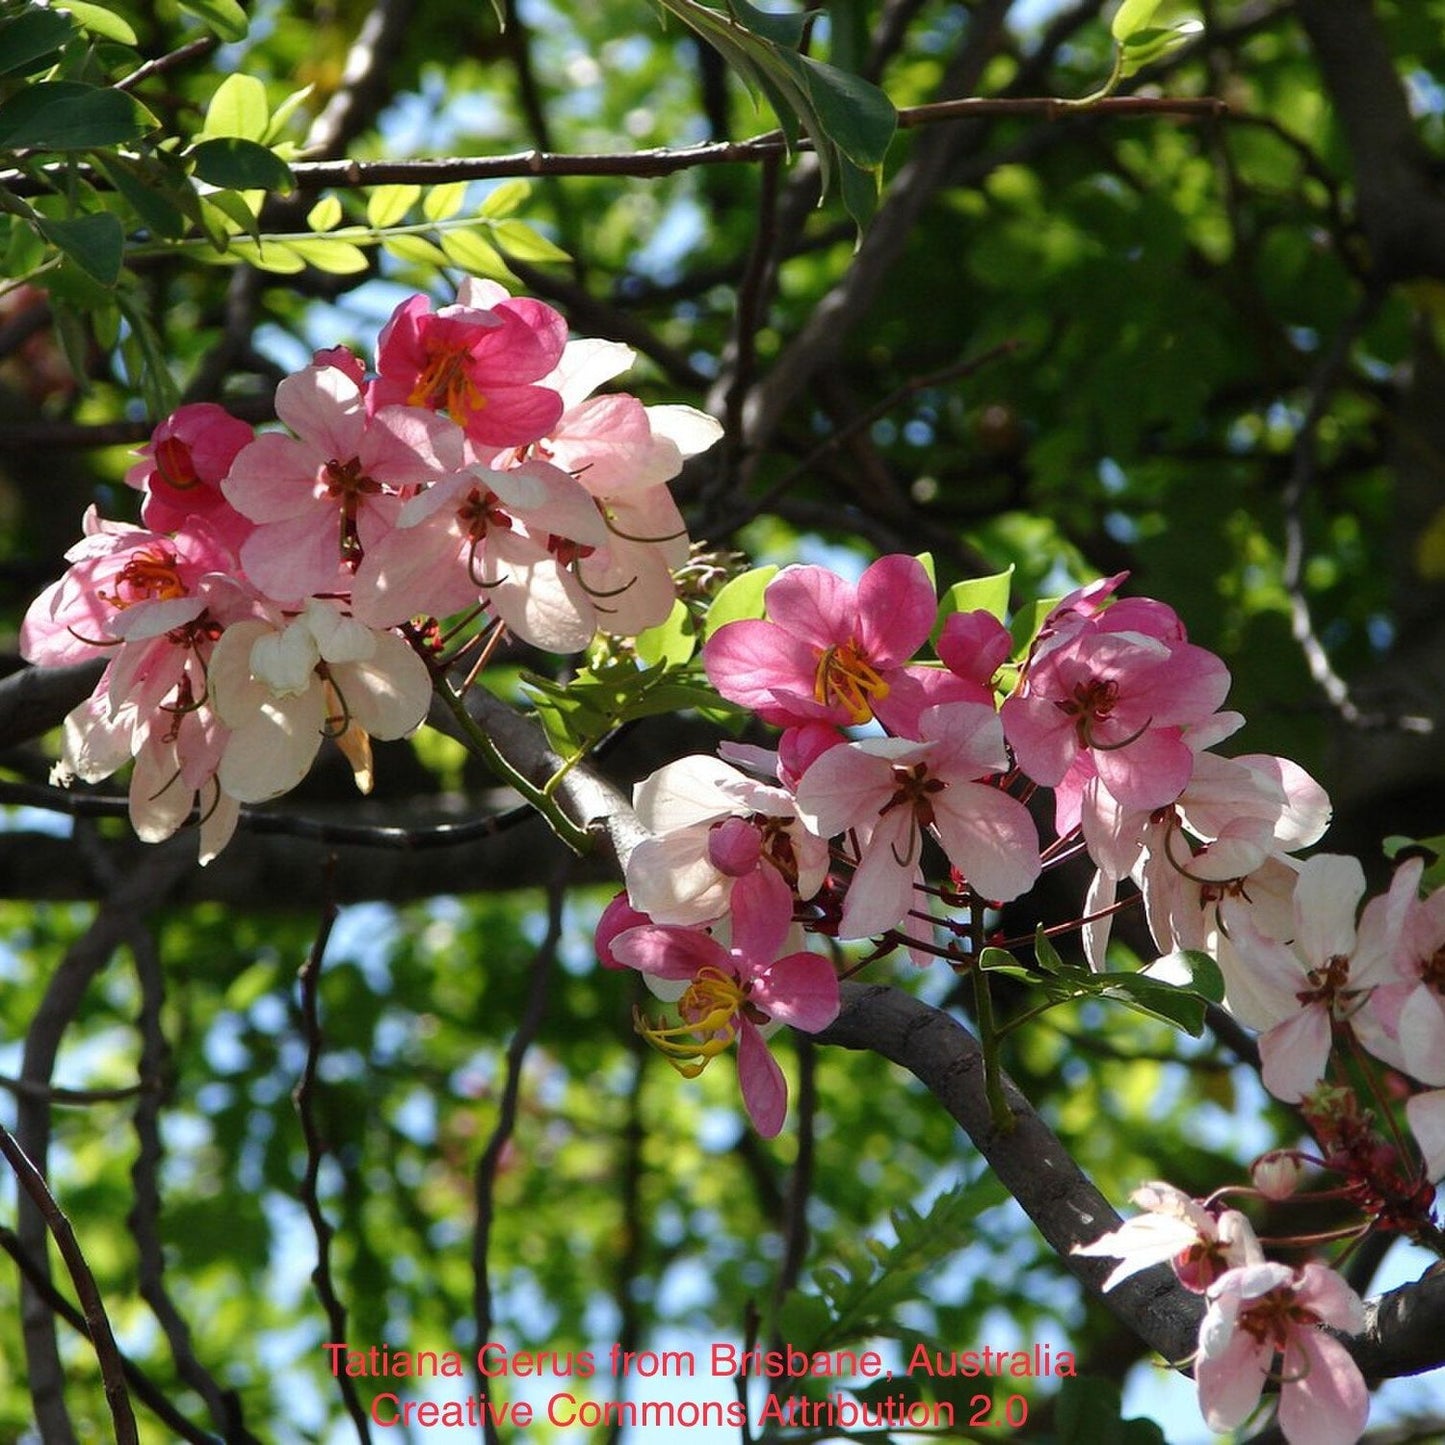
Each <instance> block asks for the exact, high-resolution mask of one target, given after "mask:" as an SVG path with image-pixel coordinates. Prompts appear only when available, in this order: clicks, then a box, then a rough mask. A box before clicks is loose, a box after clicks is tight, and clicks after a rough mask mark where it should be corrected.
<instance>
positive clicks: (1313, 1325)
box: [1194, 1264, 1370, 1445]
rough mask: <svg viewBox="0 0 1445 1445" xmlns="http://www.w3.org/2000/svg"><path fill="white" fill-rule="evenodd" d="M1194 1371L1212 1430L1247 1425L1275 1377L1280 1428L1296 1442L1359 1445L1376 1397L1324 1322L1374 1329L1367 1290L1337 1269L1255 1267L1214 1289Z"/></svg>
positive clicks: (1349, 1329) (1350, 1330)
mask: <svg viewBox="0 0 1445 1445" xmlns="http://www.w3.org/2000/svg"><path fill="white" fill-rule="evenodd" d="M1208 1298H1209V1308H1208V1310H1207V1311H1206V1312H1205V1316H1204V1321H1203V1323H1202V1324H1201V1325H1200V1327H1199V1356H1198V1359H1197V1362H1196V1364H1195V1368H1194V1378H1195V1383H1196V1384H1197V1386H1198V1389H1199V1406H1200V1409H1201V1410H1202V1411H1203V1412H1204V1419H1205V1422H1206V1423H1207V1424H1208V1425H1209V1427H1210V1429H1211V1430H1221V1431H1222V1430H1233V1429H1234V1428H1235V1427H1236V1426H1238V1425H1242V1424H1243V1423H1244V1421H1245V1420H1246V1419H1248V1417H1249V1415H1250V1414H1251V1413H1252V1411H1253V1410H1254V1408H1255V1406H1256V1405H1257V1404H1258V1403H1259V1397H1260V1392H1261V1391H1262V1390H1263V1389H1264V1385H1265V1381H1266V1380H1277V1381H1279V1383H1280V1394H1279V1425H1280V1429H1281V1430H1282V1431H1283V1432H1284V1436H1285V1439H1286V1440H1289V1441H1290V1442H1292V1445H1305V1442H1308V1445H1353V1442H1354V1441H1356V1440H1358V1439H1359V1438H1360V1436H1361V1434H1362V1433H1363V1432H1364V1428H1365V1421H1366V1420H1367V1419H1368V1418H1369V1413H1370V1397H1369V1394H1368V1392H1367V1391H1366V1389H1365V1382H1364V1379H1363V1377H1362V1376H1361V1375H1360V1371H1359V1367H1358V1366H1357V1365H1356V1364H1355V1362H1354V1360H1352V1359H1351V1358H1350V1354H1349V1351H1348V1350H1346V1349H1345V1347H1344V1346H1343V1345H1342V1344H1340V1342H1339V1341H1338V1340H1336V1339H1334V1338H1332V1337H1331V1336H1330V1335H1328V1334H1327V1333H1326V1332H1325V1331H1324V1330H1323V1329H1322V1328H1321V1326H1322V1325H1329V1326H1331V1327H1333V1328H1334V1329H1337V1330H1341V1331H1343V1332H1344V1333H1345V1334H1358V1333H1359V1332H1360V1331H1361V1330H1362V1329H1363V1328H1364V1326H1365V1307H1364V1304H1363V1302H1362V1301H1361V1299H1360V1297H1359V1295H1357V1294H1356V1293H1355V1292H1354V1290H1352V1289H1351V1288H1350V1287H1349V1285H1347V1284H1346V1283H1345V1282H1344V1280H1343V1279H1341V1278H1340V1276H1339V1275H1338V1274H1336V1273H1335V1272H1334V1270H1332V1269H1327V1268H1326V1267H1325V1266H1324V1265H1321V1264H1307V1265H1305V1266H1304V1268H1303V1269H1300V1270H1292V1269H1290V1268H1289V1267H1288V1266H1287V1265H1283V1264H1249V1265H1244V1266H1241V1267H1240V1268H1238V1269H1231V1270H1230V1271H1229V1272H1228V1273H1227V1274H1225V1275H1224V1276H1223V1277H1222V1278H1220V1279H1219V1280H1217V1281H1216V1282H1215V1283H1214V1284H1213V1285H1211V1286H1210V1289H1209V1295H1208Z"/></svg>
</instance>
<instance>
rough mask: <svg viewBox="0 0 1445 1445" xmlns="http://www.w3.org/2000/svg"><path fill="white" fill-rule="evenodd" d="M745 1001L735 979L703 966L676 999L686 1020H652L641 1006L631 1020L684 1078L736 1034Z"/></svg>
mask: <svg viewBox="0 0 1445 1445" xmlns="http://www.w3.org/2000/svg"><path fill="white" fill-rule="evenodd" d="M746 1002H747V995H746V994H745V993H744V991H743V989H742V988H741V987H740V986H739V984H738V982H737V980H736V979H734V978H731V977H729V976H728V975H727V974H725V973H724V972H723V971H722V970H721V969H719V968H712V967H705V968H700V969H698V971H697V977H696V978H694V979H693V981H692V982H691V983H690V984H689V985H688V987H687V992H686V993H684V994H683V996H682V997H681V998H680V999H678V1001H677V1011H678V1013H679V1014H680V1015H681V1016H682V1018H683V1019H684V1020H685V1022H682V1023H676V1024H669V1023H666V1022H663V1021H659V1022H658V1023H653V1022H652V1021H651V1020H650V1019H648V1017H647V1016H646V1015H645V1014H644V1013H643V1012H642V1010H641V1009H633V1011H632V1021H633V1024H634V1026H635V1027H636V1029H637V1032H638V1033H640V1034H641V1035H642V1037H643V1038H645V1039H646V1040H647V1042H648V1043H650V1044H651V1045H652V1046H653V1048H655V1049H656V1050H657V1051H658V1052H659V1053H660V1054H662V1056H663V1057H664V1058H665V1059H666V1060H667V1061H668V1063H670V1064H671V1065H672V1066H673V1068H674V1069H676V1070H677V1071H678V1073H679V1074H681V1075H682V1076H683V1078H685V1079H695V1078H697V1076H698V1075H699V1074H700V1073H702V1071H703V1070H704V1069H705V1068H706V1067H707V1065H708V1061H709V1060H710V1059H713V1058H716V1057H717V1055H718V1054H720V1053H722V1052H723V1050H724V1049H727V1048H728V1047H730V1046H731V1044H732V1042H733V1040H734V1039H735V1038H736V1037H737V1032H738V1026H737V1016H738V1012H739V1011H740V1010H741V1009H742V1007H743V1005H744V1004H745V1003H746Z"/></svg>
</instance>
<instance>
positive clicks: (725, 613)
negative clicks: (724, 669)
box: [703, 565, 778, 636]
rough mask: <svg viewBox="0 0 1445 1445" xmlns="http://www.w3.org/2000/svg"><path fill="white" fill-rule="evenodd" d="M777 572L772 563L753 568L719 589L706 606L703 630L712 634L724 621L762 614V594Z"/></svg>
mask: <svg viewBox="0 0 1445 1445" xmlns="http://www.w3.org/2000/svg"><path fill="white" fill-rule="evenodd" d="M777 574H778V569H777V568H776V567H774V566H771V565H770V566H767V567H754V568H752V569H751V570H750V571H748V572H744V573H742V574H741V575H740V576H737V577H734V578H733V579H732V580H731V581H730V582H727V583H725V584H724V585H723V586H722V587H720V588H719V589H718V593H717V596H716V597H714V598H713V600H712V603H711V605H710V606H709V607H708V609H707V617H706V618H705V619H704V622H703V630H704V631H705V632H706V633H707V634H708V636H711V635H712V634H713V633H714V632H716V631H717V630H718V628H719V627H721V626H722V625H723V624H724V623H726V622H740V621H742V620H743V619H744V618H749V617H761V616H762V615H763V593H764V592H765V591H766V590H767V586H768V583H769V582H771V581H772V580H773V578H774V577H776V576H777Z"/></svg>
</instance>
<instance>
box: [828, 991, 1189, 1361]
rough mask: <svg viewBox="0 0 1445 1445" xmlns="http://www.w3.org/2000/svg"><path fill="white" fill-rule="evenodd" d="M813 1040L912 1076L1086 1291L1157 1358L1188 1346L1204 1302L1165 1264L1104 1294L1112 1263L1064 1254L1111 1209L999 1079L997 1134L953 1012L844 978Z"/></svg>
mask: <svg viewBox="0 0 1445 1445" xmlns="http://www.w3.org/2000/svg"><path fill="white" fill-rule="evenodd" d="M817 1039H818V1042H820V1043H823V1044H839V1045H841V1046H842V1047H844V1048H849V1049H869V1050H871V1051H872V1052H874V1053H878V1054H882V1055H883V1057H884V1058H886V1059H889V1060H891V1061H892V1062H893V1063H895V1064H899V1065H901V1066H902V1067H903V1068H905V1069H907V1070H908V1071H909V1073H911V1074H913V1075H914V1076H915V1077H916V1078H917V1079H918V1080H919V1081H920V1082H921V1083H923V1084H924V1085H925V1086H926V1087H927V1088H928V1090H929V1092H930V1093H931V1094H933V1096H934V1097H935V1098H936V1099H937V1100H938V1101H939V1103H941V1104H942V1105H943V1106H944V1108H946V1109H947V1110H948V1112H949V1113H950V1114H951V1115H952V1116H953V1117H954V1119H956V1120H957V1121H958V1123H959V1124H960V1125H961V1126H962V1127H963V1129H964V1132H965V1133H967V1135H968V1136H969V1138H970V1139H971V1140H972V1141H973V1143H974V1145H975V1146H976V1147H977V1149H978V1151H979V1153H981V1154H982V1155H983V1157H984V1158H985V1159H986V1160H987V1161H988V1163H989V1166H990V1167H991V1168H992V1169H993V1171H994V1173H995V1174H997V1175H998V1177H999V1178H1000V1179H1001V1180H1002V1181H1003V1183H1004V1185H1005V1187H1006V1188H1007V1189H1008V1191H1009V1193H1011V1194H1012V1195H1013V1196H1014V1198H1015V1199H1017V1200H1018V1202H1019V1204H1020V1205H1021V1206H1022V1207H1023V1210H1024V1212H1025V1213H1026V1214H1027V1215H1028V1216H1029V1218H1030V1219H1032V1220H1033V1222H1034V1223H1035V1225H1037V1226H1038V1229H1039V1233H1040V1234H1042V1235H1043V1236H1044V1238H1045V1239H1046V1240H1047V1241H1048V1243H1049V1244H1050V1245H1051V1246H1052V1247H1053V1248H1054V1249H1055V1250H1057V1251H1058V1253H1059V1255H1060V1257H1061V1258H1062V1259H1063V1261H1064V1263H1065V1264H1066V1265H1067V1266H1068V1267H1069V1269H1070V1270H1071V1271H1072V1272H1073V1273H1074V1274H1075V1275H1077V1276H1078V1278H1079V1279H1080V1281H1081V1282H1082V1283H1083V1284H1084V1286H1085V1288H1086V1289H1088V1290H1089V1291H1090V1292H1091V1293H1092V1294H1094V1295H1096V1296H1097V1297H1098V1298H1099V1299H1100V1300H1101V1301H1102V1303H1103V1304H1105V1305H1106V1306H1108V1308H1109V1309H1110V1310H1112V1311H1113V1312H1114V1313H1115V1314H1116V1315H1118V1316H1119V1318H1120V1319H1121V1320H1123V1322H1124V1323H1125V1324H1126V1325H1128V1327H1129V1328H1130V1329H1131V1330H1133V1331H1134V1333H1135V1334H1137V1335H1138V1336H1139V1338H1140V1339H1142V1340H1144V1341H1145V1342H1146V1343H1147V1344H1148V1345H1149V1346H1150V1348H1151V1349H1153V1350H1155V1351H1157V1352H1158V1353H1159V1354H1160V1355H1162V1356H1163V1358H1164V1359H1166V1360H1169V1361H1171V1362H1174V1363H1177V1362H1180V1361H1182V1360H1185V1359H1186V1358H1187V1357H1188V1356H1189V1355H1191V1354H1192V1353H1193V1351H1194V1347H1195V1343H1196V1341H1197V1337H1198V1334H1199V1321H1200V1318H1201V1316H1202V1314H1203V1302H1202V1300H1201V1299H1200V1297H1199V1296H1198V1295H1195V1294H1191V1293H1190V1292H1189V1291H1188V1290H1186V1289H1185V1288H1184V1286H1183V1285H1181V1284H1180V1283H1179V1282H1178V1280H1177V1279H1176V1278H1175V1276H1174V1273H1173V1271H1171V1270H1169V1269H1167V1268H1163V1267H1160V1268H1157V1269H1151V1270H1148V1271H1145V1272H1144V1273H1142V1274H1139V1275H1136V1276H1135V1277H1134V1278H1133V1279H1131V1280H1128V1281H1126V1282H1125V1283H1124V1284H1122V1285H1120V1286H1119V1287H1118V1288H1117V1289H1114V1290H1111V1291H1110V1292H1109V1293H1108V1294H1104V1293H1103V1290H1102V1285H1103V1282H1104V1280H1105V1279H1106V1278H1107V1277H1108V1275H1109V1273H1110V1272H1111V1270H1112V1269H1113V1267H1114V1266H1113V1262H1112V1261H1109V1260H1100V1259H1092V1258H1084V1257H1080V1256H1078V1255H1074V1254H1071V1253H1070V1251H1071V1250H1072V1249H1073V1247H1074V1246H1075V1245H1076V1244H1087V1243H1089V1242H1090V1241H1092V1240H1095V1239H1097V1238H1098V1237H1099V1236H1100V1235H1102V1234H1107V1233H1108V1232H1109V1231H1110V1230H1111V1229H1116V1228H1118V1226H1119V1223H1120V1219H1119V1216H1118V1214H1117V1213H1116V1212H1115V1211H1114V1208H1113V1206H1112V1205H1111V1204H1110V1203H1109V1201H1108V1200H1107V1199H1105V1198H1104V1196H1103V1195H1102V1194H1100V1193H1099V1191H1098V1190H1097V1189H1096V1188H1095V1187H1094V1185H1093V1183H1092V1181H1091V1180H1090V1179H1089V1178H1088V1176H1087V1175H1086V1174H1084V1172H1083V1171H1082V1170H1081V1169H1080V1168H1079V1166H1078V1165H1077V1164H1075V1163H1074V1161H1073V1159H1072V1158H1071V1157H1070V1155H1069V1152H1068V1150H1067V1149H1065V1148H1064V1146H1063V1144H1062V1143H1061V1142H1060V1140H1059V1139H1058V1137H1057V1136H1056V1135H1055V1134H1054V1132H1053V1131H1052V1130H1051V1129H1050V1128H1049V1127H1048V1125H1047V1124H1045V1123H1044V1121H1043V1120H1042V1119H1041V1118H1040V1117H1039V1116H1038V1114H1036V1113H1035V1112H1034V1109H1033V1106H1032V1105H1031V1104H1030V1103H1029V1101H1028V1100H1027V1099H1026V1098H1024V1096H1023V1094H1021V1093H1020V1092H1019V1090H1018V1088H1017V1086H1016V1085H1015V1084H1014V1083H1013V1081H1012V1080H1011V1079H1009V1078H1007V1077H1005V1078H1004V1080H1003V1088H1004V1097H1005V1098H1006V1100H1007V1101H1008V1105H1009V1108H1010V1110H1011V1111H1012V1114H1013V1119H1014V1127H1013V1129H1012V1130H1010V1131H1009V1132H1007V1133H1005V1132H1003V1131H1001V1130H999V1129H998V1128H997V1127H996V1126H995V1124H994V1122H993V1119H992V1117H991V1115H990V1112H989V1104H988V1099H987V1098H986V1097H985V1094H984V1078H983V1048H982V1046H981V1045H980V1044H979V1041H978V1040H977V1039H976V1038H974V1036H973V1035H972V1034H971V1033H969V1031H968V1030H967V1029H966V1028H964V1027H963V1025H962V1024H960V1023H959V1022H958V1020H957V1019H955V1018H953V1017H952V1016H951V1015H950V1014H946V1013H944V1012H943V1011H942V1010H941V1009H937V1008H934V1007H933V1006H932V1005H931V1004H926V1003H923V1002H921V1001H920V1000H918V999H916V998H913V997H912V996H911V995H909V994H906V993H902V992H901V991H899V990H897V989H893V988H887V987H884V986H881V985H864V984H855V983H845V984H844V985H843V1011H842V1013H841V1014H839V1016H838V1020H837V1022H836V1023H834V1024H833V1025H832V1026H831V1027H830V1028H827V1029H825V1030H824V1031H823V1032H822V1033H820V1034H818V1035H817Z"/></svg>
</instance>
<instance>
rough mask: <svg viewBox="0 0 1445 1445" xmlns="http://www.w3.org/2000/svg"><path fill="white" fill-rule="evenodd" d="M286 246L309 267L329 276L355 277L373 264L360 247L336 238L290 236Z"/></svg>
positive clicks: (285, 243)
mask: <svg viewBox="0 0 1445 1445" xmlns="http://www.w3.org/2000/svg"><path fill="white" fill-rule="evenodd" d="M284 245H285V246H286V249H287V250H288V251H291V252H294V253H295V254H296V255H297V256H300V257H301V259H302V260H303V261H305V262H306V264H307V265H308V266H314V267H315V268H316V269H317V270H318V271H325V272H326V273H327V275H329V276H355V275H357V274H358V273H359V272H362V271H365V270H366V269H367V267H368V266H370V264H371V262H370V261H369V260H368V259H367V256H366V252H365V251H363V250H362V249H361V247H360V246H354V245H352V243H351V242H350V241H343V240H340V239H339V238H338V237H336V236H314V237H312V236H288V237H287V239H286V241H285V242H284Z"/></svg>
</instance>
